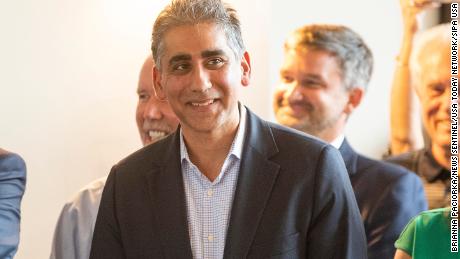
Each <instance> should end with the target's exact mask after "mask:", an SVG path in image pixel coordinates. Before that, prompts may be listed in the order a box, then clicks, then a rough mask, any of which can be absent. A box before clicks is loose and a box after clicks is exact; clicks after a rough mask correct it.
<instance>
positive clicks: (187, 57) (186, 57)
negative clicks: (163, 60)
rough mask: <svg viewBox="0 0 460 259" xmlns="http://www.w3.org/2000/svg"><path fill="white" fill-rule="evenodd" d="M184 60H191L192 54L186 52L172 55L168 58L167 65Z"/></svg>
mask: <svg viewBox="0 0 460 259" xmlns="http://www.w3.org/2000/svg"><path fill="white" fill-rule="evenodd" d="M184 60H192V56H191V55H188V54H178V55H175V56H173V57H172V58H171V59H169V62H168V63H169V65H172V64H174V63H176V62H179V61H184Z"/></svg>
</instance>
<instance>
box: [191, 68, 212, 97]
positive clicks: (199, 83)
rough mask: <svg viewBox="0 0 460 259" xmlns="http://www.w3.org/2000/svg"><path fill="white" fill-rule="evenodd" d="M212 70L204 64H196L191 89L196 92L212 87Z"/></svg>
mask: <svg viewBox="0 0 460 259" xmlns="http://www.w3.org/2000/svg"><path fill="white" fill-rule="evenodd" d="M210 76H211V75H210V72H209V71H208V70H207V69H205V68H204V67H202V66H196V67H195V69H194V70H193V72H192V77H193V78H192V84H191V89H192V91H195V92H205V91H206V90H208V89H210V88H211V87H212V83H211V78H210Z"/></svg>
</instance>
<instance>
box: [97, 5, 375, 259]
mask: <svg viewBox="0 0 460 259" xmlns="http://www.w3.org/2000/svg"><path fill="white" fill-rule="evenodd" d="M152 53H153V57H154V59H155V64H156V65H157V66H156V67H155V68H154V71H153V78H154V85H155V91H156V94H157V96H158V98H160V99H167V100H168V101H169V103H170V105H171V108H172V110H173V111H174V113H175V114H176V115H177V117H178V118H179V121H180V125H181V126H180V129H178V130H177V131H176V132H175V133H174V134H172V135H171V136H169V137H168V138H166V139H164V140H161V141H159V142H157V143H155V144H153V145H150V146H147V147H145V148H143V149H141V150H139V151H138V152H136V153H134V154H132V155H130V156H129V157H127V158H126V159H124V160H123V161H121V162H119V163H118V164H117V165H115V166H114V167H113V169H112V171H111V173H110V175H109V177H108V180H107V183H106V186H105V189H104V191H103V194H102V199H101V205H100V207H99V212H98V217H97V220H96V226H95V230H94V236H93V243H92V248H91V255H90V258H92V259H96V258H111V259H116V258H136V259H137V258H268V257H271V256H273V257H276V258H350V259H351V258H353V259H361V258H367V256H366V244H365V235H364V229H363V225H362V222H361V220H360V216H359V209H358V207H357V204H356V201H355V198H354V195H353V190H352V188H351V185H350V182H349V179H348V176H347V173H346V169H345V166H344V164H343V161H342V160H341V158H340V154H339V153H338V152H337V151H336V150H335V149H334V148H332V147H330V146H329V145H327V144H325V143H324V142H322V141H319V140H316V139H314V138H311V137H308V136H306V135H304V134H301V133H299V132H295V131H293V130H290V129H288V128H285V127H282V126H277V125H274V124H271V123H268V122H266V121H263V120H262V119H260V118H258V117H257V116H256V115H255V114H253V113H252V112H250V111H249V110H248V109H247V108H246V107H245V106H243V105H242V104H240V103H239V102H238V94H237V92H238V90H239V89H240V88H241V87H243V86H248V85H249V84H250V73H251V66H250V59H249V54H248V53H247V52H246V51H245V49H244V45H243V41H242V38H241V30H240V23H239V20H238V18H237V17H236V11H235V10H234V9H232V8H231V7H229V6H228V5H225V4H223V3H222V2H221V1H220V0H177V1H173V2H172V3H171V4H170V5H168V6H167V7H166V8H165V9H164V10H163V11H162V12H161V13H160V15H159V17H158V18H157V20H156V21H155V24H154V28H153V35H152Z"/></svg>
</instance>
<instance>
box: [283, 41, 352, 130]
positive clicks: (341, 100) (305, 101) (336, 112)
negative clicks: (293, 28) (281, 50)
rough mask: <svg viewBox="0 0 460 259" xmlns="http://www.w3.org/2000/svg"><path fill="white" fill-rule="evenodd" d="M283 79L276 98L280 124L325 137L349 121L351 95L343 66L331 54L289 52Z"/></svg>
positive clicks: (285, 59) (286, 57) (308, 51)
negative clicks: (341, 69) (347, 110)
mask: <svg viewBox="0 0 460 259" xmlns="http://www.w3.org/2000/svg"><path fill="white" fill-rule="evenodd" d="M280 78H281V82H280V84H279V85H278V87H277V89H276V91H275V95H274V111H275V115H276V119H277V121H278V122H279V123H281V124H283V125H285V126H288V127H292V128H295V129H298V130H300V131H303V132H307V133H309V134H312V135H315V136H317V137H320V138H322V136H324V135H325V134H324V133H327V132H326V131H330V130H334V128H336V126H337V123H338V122H339V120H340V119H342V120H344V119H345V118H346V115H345V113H344V110H345V106H346V104H347V102H348V93H347V91H346V90H345V87H344V85H343V80H342V76H341V74H340V67H339V65H338V63H337V61H336V59H335V57H333V56H332V55H330V54H329V53H328V52H325V51H320V50H303V51H296V50H289V51H286V53H285V58H284V63H283V65H282V67H281V71H280ZM326 135H328V134H326Z"/></svg>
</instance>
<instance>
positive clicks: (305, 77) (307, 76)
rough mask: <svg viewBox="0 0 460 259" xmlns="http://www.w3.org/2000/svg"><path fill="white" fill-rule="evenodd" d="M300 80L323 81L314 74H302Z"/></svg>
mask: <svg viewBox="0 0 460 259" xmlns="http://www.w3.org/2000/svg"><path fill="white" fill-rule="evenodd" d="M302 78H303V79H304V80H305V79H315V80H320V81H322V80H323V79H322V78H321V76H319V75H316V74H310V73H308V74H302Z"/></svg>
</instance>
